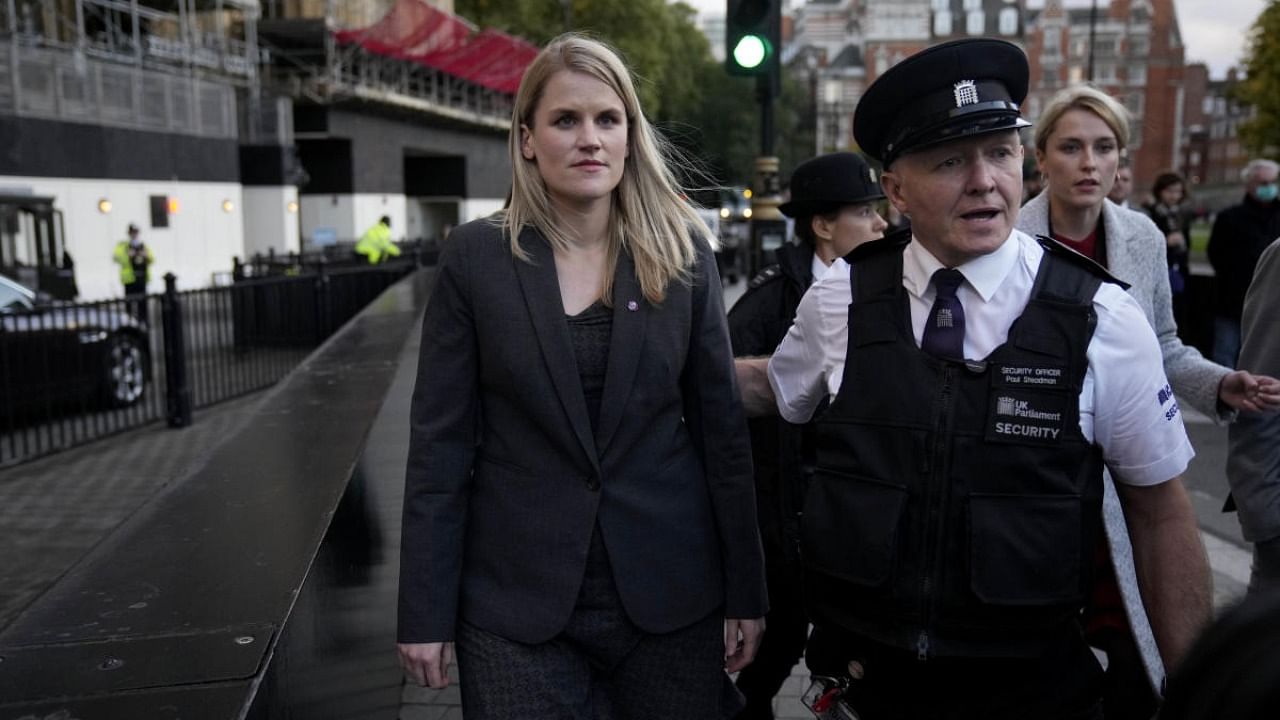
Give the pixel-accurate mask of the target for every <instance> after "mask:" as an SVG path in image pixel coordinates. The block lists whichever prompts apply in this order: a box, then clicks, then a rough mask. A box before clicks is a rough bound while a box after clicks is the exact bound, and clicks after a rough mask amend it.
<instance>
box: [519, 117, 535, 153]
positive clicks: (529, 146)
mask: <svg viewBox="0 0 1280 720" xmlns="http://www.w3.org/2000/svg"><path fill="white" fill-rule="evenodd" d="M520 154H521V155H523V156H524V159H525V160H532V159H534V153H533V131H531V130H530V129H529V126H528V125H525V124H524V123H520Z"/></svg>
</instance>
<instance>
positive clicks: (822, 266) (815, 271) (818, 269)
mask: <svg viewBox="0 0 1280 720" xmlns="http://www.w3.org/2000/svg"><path fill="white" fill-rule="evenodd" d="M833 264H834V263H833ZM830 269H831V265H828V264H826V263H824V262H822V258H820V257H818V253H814V254H813V265H811V266H810V268H809V274H810V275H812V276H813V282H818V281H819V280H821V279H822V276H823V275H826V274H827V271H828V270H830Z"/></svg>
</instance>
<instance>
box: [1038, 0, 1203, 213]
mask: <svg viewBox="0 0 1280 720" xmlns="http://www.w3.org/2000/svg"><path fill="white" fill-rule="evenodd" d="M1026 25H1027V29H1026V49H1027V56H1028V58H1029V59H1030V61H1031V89H1030V93H1029V94H1028V98H1027V102H1026V103H1025V108H1024V111H1025V113H1026V115H1027V117H1028V118H1030V119H1031V120H1032V121H1034V120H1035V118H1036V117H1037V116H1038V115H1039V114H1040V110H1041V108H1043V107H1044V105H1045V103H1046V102H1048V100H1049V99H1050V98H1051V97H1052V96H1053V95H1054V94H1055V93H1057V92H1058V91H1059V90H1061V89H1062V88H1064V87H1066V86H1068V85H1070V84H1074V83H1079V82H1083V81H1092V82H1093V83H1094V84H1095V85H1097V86H1098V87H1100V88H1101V89H1102V90H1104V91H1106V92H1107V93H1109V94H1111V95H1112V96H1113V97H1115V98H1117V99H1118V100H1120V101H1121V103H1122V104H1123V105H1124V106H1125V107H1126V108H1127V109H1128V111H1129V113H1130V140H1129V156H1130V158H1131V161H1132V164H1133V173H1134V187H1135V189H1136V190H1137V191H1138V192H1139V193H1141V192H1142V191H1143V190H1145V189H1149V188H1150V187H1151V184H1152V182H1153V181H1154V180H1155V177H1156V175H1158V174H1159V173H1160V172H1162V171H1164V170H1167V169H1171V168H1177V167H1179V166H1180V164H1181V145H1182V136H1183V132H1184V128H1185V119H1184V116H1183V111H1184V105H1185V103H1184V93H1185V88H1184V76H1185V67H1184V59H1183V54H1184V49H1183V45H1182V36H1181V33H1180V31H1179V29H1178V20H1177V14H1176V12H1175V9H1174V5H1173V0H1111V2H1110V3H1109V4H1107V5H1105V6H1104V5H1101V4H1100V5H1099V7H1098V8H1097V11H1096V13H1095V12H1094V11H1093V10H1092V9H1091V8H1089V7H1075V6H1072V7H1066V6H1064V3H1063V2H1062V1H1061V0H1046V2H1045V3H1044V6H1043V7H1042V8H1040V9H1038V10H1029V11H1028V13H1027V23H1026Z"/></svg>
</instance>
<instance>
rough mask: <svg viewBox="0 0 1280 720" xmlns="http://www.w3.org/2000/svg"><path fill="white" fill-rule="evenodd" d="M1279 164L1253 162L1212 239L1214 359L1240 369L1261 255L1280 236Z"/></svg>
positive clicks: (1218, 218) (1210, 251) (1210, 243)
mask: <svg viewBox="0 0 1280 720" xmlns="http://www.w3.org/2000/svg"><path fill="white" fill-rule="evenodd" d="M1278 175H1280V165H1277V164H1276V163H1275V162H1273V161H1271V160H1262V159H1257V160H1250V161H1249V164H1248V165H1246V166H1245V167H1244V170H1242V171H1241V174H1240V176H1241V179H1243V180H1244V182H1245V194H1244V200H1243V201H1242V202H1241V203H1240V204H1239V205H1234V206H1232V207H1229V208H1227V209H1226V210H1223V211H1222V212H1219V213H1218V217H1217V219H1216V220H1215V221H1214V223H1213V232H1212V233H1210V235H1209V263H1210V264H1211V265H1213V292H1214V298H1213V314H1214V317H1213V360H1214V362H1216V363H1218V364H1219V365H1226V366H1227V367H1236V356H1237V355H1239V353H1240V313H1241V311H1242V310H1243V308H1244V294H1245V292H1246V291H1247V290H1248V288H1249V282H1250V281H1251V280H1252V279H1253V270H1254V268H1255V267H1256V266H1257V264H1258V256H1259V255H1261V254H1262V251H1263V250H1264V249H1265V248H1266V247H1267V246H1268V245H1270V244H1271V242H1272V241H1273V240H1275V239H1276V238H1277V237H1280V199H1277V195H1280V181H1278V179H1277V176H1278Z"/></svg>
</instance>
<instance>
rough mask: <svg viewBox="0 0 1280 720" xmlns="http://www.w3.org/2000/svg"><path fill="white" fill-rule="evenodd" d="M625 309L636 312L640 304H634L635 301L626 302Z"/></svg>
mask: <svg viewBox="0 0 1280 720" xmlns="http://www.w3.org/2000/svg"><path fill="white" fill-rule="evenodd" d="M627 309H628V310H630V311H631V312H635V311H636V310H639V309H640V303H638V302H636V301H635V300H628V301H627Z"/></svg>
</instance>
